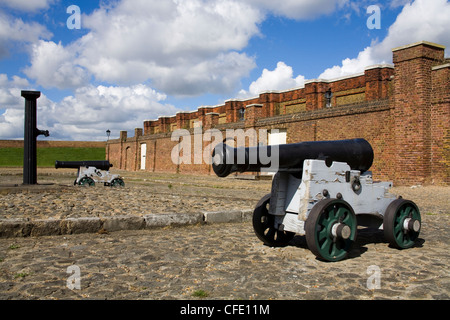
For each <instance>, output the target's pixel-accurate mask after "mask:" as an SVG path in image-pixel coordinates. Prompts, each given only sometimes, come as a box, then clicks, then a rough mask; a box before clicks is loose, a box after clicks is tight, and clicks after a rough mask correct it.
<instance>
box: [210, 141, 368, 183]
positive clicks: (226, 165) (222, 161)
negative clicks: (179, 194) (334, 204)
mask: <svg viewBox="0 0 450 320" xmlns="http://www.w3.org/2000/svg"><path fill="white" fill-rule="evenodd" d="M277 149H278V150H277ZM277 153H278V156H277ZM212 157H213V164H212V167H213V170H214V172H215V173H216V175H217V176H219V177H226V176H228V175H229V174H230V173H233V172H251V171H259V170H261V168H271V169H269V170H270V171H289V172H301V171H302V170H303V161H304V160H306V159H319V160H325V161H326V162H327V164H328V163H329V164H331V163H332V162H333V161H338V162H346V163H347V164H348V165H349V166H350V168H351V169H352V170H359V171H361V172H364V171H367V170H369V168H370V167H371V165H372V162H373V149H372V146H371V145H370V143H369V142H367V141H366V140H364V139H350V140H335V141H309V142H299V143H292V144H281V145H278V146H257V147H249V148H244V147H241V148H232V147H230V146H228V145H226V144H223V143H221V144H219V145H217V146H216V147H215V148H214V151H213V153H212ZM275 157H277V158H275ZM269 159H270V161H269ZM274 161H275V164H277V166H275V165H274Z"/></svg>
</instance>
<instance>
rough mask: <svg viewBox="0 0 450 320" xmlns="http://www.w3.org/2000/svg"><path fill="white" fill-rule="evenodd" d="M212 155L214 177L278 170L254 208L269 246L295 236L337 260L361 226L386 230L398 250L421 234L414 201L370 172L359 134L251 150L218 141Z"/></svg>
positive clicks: (259, 232) (328, 258)
mask: <svg viewBox="0 0 450 320" xmlns="http://www.w3.org/2000/svg"><path fill="white" fill-rule="evenodd" d="M212 157H213V164H212V167H213V170H214V172H215V173H216V174H217V175H218V176H219V177H226V176H228V175H229V174H231V173H233V172H250V171H259V170H261V169H264V168H266V169H268V171H274V172H276V173H275V175H274V176H273V180H272V190H271V193H270V194H267V195H266V196H264V197H263V198H262V199H261V200H260V201H259V202H258V203H257V205H256V208H255V210H254V212H253V228H254V231H255V233H256V236H257V237H258V238H259V239H260V240H261V241H262V242H263V243H265V244H266V245H269V246H285V245H287V244H288V243H289V241H290V240H291V239H292V238H293V237H294V235H295V234H300V235H304V236H305V238H306V242H307V245H308V248H309V249H310V250H311V251H312V252H313V253H314V254H315V255H316V256H317V257H318V258H319V259H322V260H325V261H339V260H342V259H344V258H346V257H347V256H348V254H349V252H350V250H351V248H352V245H353V243H354V242H355V239H356V234H357V228H358V226H361V227H372V228H373V227H374V228H378V229H383V230H384V235H385V239H386V240H387V241H388V242H389V243H390V244H391V246H393V247H396V248H399V249H405V248H410V247H412V246H413V245H414V244H415V241H416V239H417V238H418V236H419V232H420V229H421V218H420V212H419V209H418V207H417V205H416V204H415V203H414V202H412V201H410V200H405V199H402V198H401V197H399V198H397V197H396V196H395V195H393V194H391V193H389V189H390V188H391V187H392V182H374V181H373V179H372V173H371V172H370V171H368V170H369V169H370V167H371V165H372V162H373V157H374V154H373V150H372V147H371V145H370V144H369V142H367V141H366V140H364V139H351V140H339V141H314V142H301V143H294V144H285V145H277V146H257V147H249V148H244V147H241V148H232V147H230V146H228V145H226V144H218V145H217V146H216V147H215V149H214V151H213V154H212ZM267 159H271V160H272V162H274V160H275V162H276V165H275V166H274V165H273V163H272V164H270V163H269V162H268V161H267Z"/></svg>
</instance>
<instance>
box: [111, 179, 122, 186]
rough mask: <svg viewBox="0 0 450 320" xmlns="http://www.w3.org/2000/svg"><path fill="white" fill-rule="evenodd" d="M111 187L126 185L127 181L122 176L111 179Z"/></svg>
mask: <svg viewBox="0 0 450 320" xmlns="http://www.w3.org/2000/svg"><path fill="white" fill-rule="evenodd" d="M111 187H125V182H123V180H122V179H120V178H115V179H113V180H112V181H111Z"/></svg>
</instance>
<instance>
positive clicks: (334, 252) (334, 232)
mask: <svg viewBox="0 0 450 320" xmlns="http://www.w3.org/2000/svg"><path fill="white" fill-rule="evenodd" d="M356 227H357V222H356V215H355V213H354V211H353V208H352V207H351V206H350V205H349V204H348V203H347V202H346V201H344V200H338V199H325V200H322V201H320V202H319V203H317V204H316V205H315V206H314V207H313V208H312V209H311V211H310V213H309V215H308V218H307V219H306V222H305V233H306V243H307V244H308V247H309V249H310V250H311V251H312V253H314V254H315V255H316V256H317V257H318V258H319V259H322V260H326V261H339V260H342V259H344V258H346V257H347V255H348V253H349V251H350V250H351V247H352V245H353V242H354V241H355V238H356Z"/></svg>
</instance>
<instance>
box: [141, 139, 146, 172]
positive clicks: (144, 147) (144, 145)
mask: <svg viewBox="0 0 450 320" xmlns="http://www.w3.org/2000/svg"><path fill="white" fill-rule="evenodd" d="M146 156H147V144H146V143H143V144H141V170H145V159H146Z"/></svg>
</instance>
